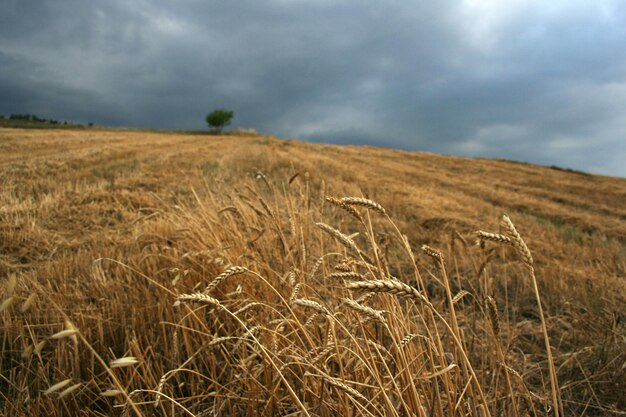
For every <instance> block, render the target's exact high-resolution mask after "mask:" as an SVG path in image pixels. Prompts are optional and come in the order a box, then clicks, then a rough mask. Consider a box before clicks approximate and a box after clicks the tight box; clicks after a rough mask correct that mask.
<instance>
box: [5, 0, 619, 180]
mask: <svg viewBox="0 0 626 417" xmlns="http://www.w3.org/2000/svg"><path fill="white" fill-rule="evenodd" d="M217 108H226V109H228V110H232V111H234V113H235V117H234V119H233V127H242V128H253V129H256V130H258V131H260V132H263V133H268V134H272V135H275V136H279V137H285V138H295V139H303V140H308V141H315V142H326V143H338V144H363V145H374V146H383V147H391V148H398V149H406V150H417V151H428V152H435V153H443V154H449V155H462V156H472V157H488V158H506V159H513V160H518V161H525V162H530V163H535V164H541V165H557V166H560V167H563V168H571V169H577V170H583V171H587V172H593V173H600V174H606V175H613V176H621V177H626V2H624V1H622V0H614V1H609V0H606V1H605V0H593V1H588V0H586V1H582V0H550V1H543V0H542V1H539V0H536V1H535V0H528V1H523V0H507V1H502V0H458V1H451V0H438V1H432V0H428V1H421V0H412V1H409V0H406V1H401V0H384V1H383V0H377V1H373V0H265V1H263V0H211V1H206V0H193V1H192V0H179V1H171V0H155V1H146V0H108V1H97V0H92V1H85V0H57V1H44V0H2V2H0V114H10V113H31V114H36V115H38V116H40V117H45V118H53V119H60V120H70V121H77V122H83V123H88V122H92V123H95V124H98V125H107V126H127V127H145V128H159V129H180V130H190V129H193V130H195V129H204V128H206V123H205V121H204V118H205V116H206V115H207V113H209V112H211V111H212V110H214V109H217Z"/></svg>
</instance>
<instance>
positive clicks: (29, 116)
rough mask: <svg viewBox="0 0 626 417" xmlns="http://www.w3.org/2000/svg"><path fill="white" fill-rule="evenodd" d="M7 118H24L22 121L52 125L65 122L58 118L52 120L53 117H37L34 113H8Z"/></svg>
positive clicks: (65, 122)
mask: <svg viewBox="0 0 626 417" xmlns="http://www.w3.org/2000/svg"><path fill="white" fill-rule="evenodd" d="M4 117H5V118H7V117H6V116H4ZM8 119H9V120H24V121H28V122H39V123H50V124H53V125H58V124H64V125H66V124H67V121H59V120H54V119H44V118H43V117H39V116H37V115H35V114H28V113H26V114H10V115H9V117H8Z"/></svg>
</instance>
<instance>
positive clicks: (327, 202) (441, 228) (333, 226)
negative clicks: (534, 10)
mask: <svg viewBox="0 0 626 417" xmlns="http://www.w3.org/2000/svg"><path fill="white" fill-rule="evenodd" d="M0 150H2V152H0V179H1V180H2V183H3V187H2V189H0V242H1V243H0V244H1V245H2V246H1V247H2V251H1V252H0V278H1V279H2V281H1V282H0V288H2V292H1V293H0V294H1V297H2V298H1V299H0V310H1V311H0V318H1V320H2V330H3V332H2V361H1V363H0V366H1V368H0V375H1V376H0V410H1V411H2V413H3V415H6V416H77V415H82V416H114V415H129V416H131V415H135V416H148V415H149V416H153V415H156V416H208V415H232V416H240V415H295V414H297V415H310V416H334V415H342V416H347V415H364V416H372V415H373V416H379V415H390V416H393V415H398V416H404V415H416V416H469V415H472V416H494V417H495V416H500V415H513V416H526V415H531V416H535V415H536V416H566V415H587V416H594V415H624V414H626V413H625V411H624V410H626V402H625V399H624V396H623V392H624V391H625V390H626V329H625V324H624V317H623V315H624V311H625V310H626V308H625V307H626V300H625V299H624V294H626V281H625V279H626V246H625V245H626V206H625V205H624V201H626V181H625V180H623V179H617V178H608V177H599V176H587V175H584V176H583V175H579V174H576V173H569V172H562V171H557V170H551V169H548V168H540V167H534V166H530V165H525V164H515V163H511V162H506V161H495V160H470V159H463V158H452V157H443V156H436V155H430V154H423V153H408V152H400V151H393V150H385V149H373V148H369V147H336V146H329V145H315V144H306V143H300V142H296V141H281V140H277V139H273V138H269V137H264V136H261V135H258V134H257V135H254V136H251V137H246V136H245V135H243V136H241V137H232V136H231V137H228V136H200V135H182V134H160V133H146V132H122V131H106V130H97V131H95V130H94V131H91V130H84V131H70V130H50V131H48V130H37V131H34V130H19V129H0ZM504 213H506V214H507V215H508V216H510V219H509V218H508V217H506V218H504V220H503V221H501V222H499V221H498V219H499V218H502V217H501V216H502V214H504ZM511 220H512V221H511ZM482 230H487V231H482ZM477 231H478V232H477ZM476 236H478V244H477V245H474V240H475V239H476ZM420 248H421V250H420Z"/></svg>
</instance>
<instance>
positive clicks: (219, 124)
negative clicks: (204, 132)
mask: <svg viewBox="0 0 626 417" xmlns="http://www.w3.org/2000/svg"><path fill="white" fill-rule="evenodd" d="M233 114H234V113H233V112H232V111H228V110H224V109H217V110H215V111H213V112H211V113H209V114H208V115H207V116H206V122H207V123H208V124H209V126H210V127H211V129H212V130H213V131H214V132H221V131H222V128H223V127H224V126H228V125H230V121H231V120H232V118H233Z"/></svg>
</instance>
